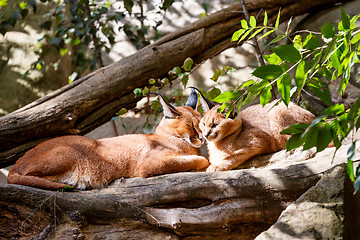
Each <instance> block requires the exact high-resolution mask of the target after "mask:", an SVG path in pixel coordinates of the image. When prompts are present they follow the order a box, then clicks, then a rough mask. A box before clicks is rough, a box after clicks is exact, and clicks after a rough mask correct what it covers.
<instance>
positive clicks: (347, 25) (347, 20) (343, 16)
mask: <svg viewBox="0 0 360 240" xmlns="http://www.w3.org/2000/svg"><path fill="white" fill-rule="evenodd" d="M340 9H341V22H342V26H343V28H344V29H350V18H349V15H347V14H346V12H345V9H344V8H343V7H342V6H340ZM339 30H340V29H339Z"/></svg>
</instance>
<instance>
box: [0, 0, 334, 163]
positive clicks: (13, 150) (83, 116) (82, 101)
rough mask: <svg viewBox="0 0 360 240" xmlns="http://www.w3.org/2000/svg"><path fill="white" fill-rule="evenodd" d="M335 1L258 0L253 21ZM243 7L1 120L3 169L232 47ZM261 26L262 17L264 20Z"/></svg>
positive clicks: (196, 25) (84, 129) (251, 6)
mask: <svg viewBox="0 0 360 240" xmlns="http://www.w3.org/2000/svg"><path fill="white" fill-rule="evenodd" d="M335 2H337V3H338V2H339V1H335V0H319V1H309V0H301V1H295V0H286V1H277V0H271V1H270V0H256V1H252V2H251V3H248V4H247V5H246V6H247V8H248V11H249V13H250V14H252V15H257V13H258V12H261V11H260V10H261V9H266V11H267V12H268V15H269V16H273V18H274V17H275V16H276V15H277V14H276V12H277V11H278V8H279V7H281V8H282V13H281V16H282V17H281V21H285V20H286V19H288V18H289V17H290V16H297V15H300V14H303V13H306V12H309V11H310V10H313V9H314V8H320V7H321V8H324V7H327V6H332V5H333V4H334V3H335ZM241 11H242V8H241V4H234V5H232V6H230V7H229V8H227V9H224V10H222V11H219V12H217V13H214V14H212V15H210V16H208V17H206V18H202V19H200V20H198V21H196V22H194V23H193V24H190V25H189V26H186V27H184V28H183V29H180V30H179V31H177V32H174V33H172V34H169V35H167V36H165V37H164V38H162V39H160V40H159V41H157V42H155V43H153V44H151V45H150V46H148V47H146V48H144V49H142V50H140V51H138V52H137V53H135V54H133V55H131V56H129V57H126V58H124V59H122V60H120V61H118V62H116V63H114V64H111V65H109V66H106V67H104V68H101V69H98V70H97V71H95V72H93V73H91V74H89V75H87V76H84V77H83V78H81V79H80V80H78V81H76V82H74V83H72V84H70V85H67V86H65V87H63V88H61V89H59V90H57V91H55V92H53V93H51V94H49V95H47V96H45V97H44V98H41V99H39V100H37V101H35V102H33V103H31V104H29V105H27V106H25V107H23V108H21V109H19V110H17V111H15V112H13V113H10V114H8V115H6V116H4V117H1V118H0V126H1V128H0V167H6V166H9V165H11V164H13V163H14V162H15V161H16V160H17V159H18V158H19V157H20V156H21V155H22V154H23V153H24V152H25V151H27V150H28V149H30V148H32V147H33V146H35V145H36V144H38V143H40V142H42V141H44V140H47V139H49V138H52V137H56V136H60V135H67V134H86V133H87V132H89V131H91V130H92V129H94V128H96V127H98V126H100V125H101V124H103V123H105V122H107V121H109V120H110V119H111V117H113V116H114V114H115V113H116V112H117V110H119V109H121V108H131V107H133V106H134V105H135V103H136V101H137V100H138V99H136V98H135V97H134V95H133V93H132V91H133V89H134V88H136V87H144V86H146V85H147V84H148V79H149V78H158V77H161V76H164V75H166V74H167V72H168V71H169V70H170V69H172V68H173V67H174V66H179V65H181V64H182V63H183V61H184V60H185V59H186V58H187V57H192V58H193V59H194V60H195V62H197V63H200V62H202V61H204V60H206V59H208V58H210V57H212V56H214V54H217V53H219V52H221V51H223V50H225V49H226V48H228V47H231V46H234V44H231V43H230V38H231V35H232V33H233V32H234V31H235V30H237V29H238V28H239V22H240V20H241V19H243V18H244V16H243V14H242V12H241ZM259 19H260V20H261V17H260V18H259Z"/></svg>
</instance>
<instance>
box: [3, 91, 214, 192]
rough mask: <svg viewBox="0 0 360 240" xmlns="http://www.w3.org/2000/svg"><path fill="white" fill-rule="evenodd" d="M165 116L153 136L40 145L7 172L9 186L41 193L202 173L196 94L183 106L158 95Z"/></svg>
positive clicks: (66, 138)
mask: <svg viewBox="0 0 360 240" xmlns="http://www.w3.org/2000/svg"><path fill="white" fill-rule="evenodd" d="M160 103H161V105H162V107H163V112H164V117H163V119H162V120H161V121H160V123H159V125H158V126H157V127H156V129H155V132H154V134H130V135H123V136H119V137H113V138H103V139H99V140H93V139H90V138H86V137H83V136H64V137H58V138H54V139H51V140H48V141H45V142H43V143H40V144H39V145H38V146H36V147H35V148H33V149H31V150H29V151H28V152H26V153H25V155H24V156H23V157H21V158H20V159H19V160H18V161H17V162H16V164H15V166H14V167H13V168H12V169H11V170H10V172H9V175H8V179H7V180H8V183H11V184H21V185H27V186H33V187H38V188H44V189H53V190H55V189H61V188H64V187H65V186H68V185H69V186H73V187H75V188H77V189H90V188H101V187H103V186H104V185H106V184H108V183H110V182H111V181H113V180H115V179H118V178H121V177H149V176H152V175H158V174H165V173H174V172H182V171H188V170H190V169H203V168H206V167H208V166H209V162H208V160H207V159H206V158H205V157H202V156H200V150H199V147H200V146H201V145H202V144H203V142H204V140H203V139H202V136H201V131H200V129H199V122H200V118H201V116H200V114H199V113H198V112H196V111H195V110H194V109H195V108H196V106H197V94H196V92H195V91H192V93H191V95H190V97H189V98H188V101H187V104H186V106H183V107H173V106H172V105H170V104H169V103H167V102H165V100H164V99H163V98H162V97H161V96H160Z"/></svg>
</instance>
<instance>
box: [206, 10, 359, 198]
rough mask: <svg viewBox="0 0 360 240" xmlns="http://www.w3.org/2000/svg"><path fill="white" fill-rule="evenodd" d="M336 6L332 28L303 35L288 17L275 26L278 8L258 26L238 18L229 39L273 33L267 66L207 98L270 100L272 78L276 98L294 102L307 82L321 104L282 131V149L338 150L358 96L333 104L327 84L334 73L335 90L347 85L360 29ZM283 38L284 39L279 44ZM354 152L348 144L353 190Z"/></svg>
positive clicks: (355, 125) (355, 124) (355, 122)
mask: <svg viewBox="0 0 360 240" xmlns="http://www.w3.org/2000/svg"><path fill="white" fill-rule="evenodd" d="M340 11H341V21H340V22H339V23H338V26H337V30H335V27H334V26H333V24H332V23H329V22H327V23H325V24H324V25H323V26H321V28H320V30H321V31H320V33H317V32H310V31H305V32H306V33H307V35H306V36H305V38H304V39H302V37H301V35H299V34H298V33H291V31H290V25H291V19H290V20H289V21H288V23H287V27H286V30H285V31H282V30H280V29H279V22H280V13H281V11H280V10H279V12H278V15H277V18H276V20H275V24H274V26H270V24H269V23H268V16H267V13H266V12H265V13H264V19H263V22H262V25H258V24H257V21H256V19H255V17H254V16H250V18H249V21H246V20H241V29H239V30H237V31H236V32H234V34H233V36H232V41H237V42H238V43H240V42H243V41H245V40H251V39H255V37H256V36H259V38H258V41H260V40H262V39H264V38H265V37H267V36H269V35H270V34H275V33H278V35H277V36H276V37H275V38H274V39H273V40H272V41H270V42H269V43H268V45H267V48H269V49H270V50H271V51H272V52H273V53H271V54H268V55H264V59H265V60H266V61H267V63H268V64H267V65H263V66H260V67H258V68H256V69H255V70H254V71H253V72H252V75H253V76H254V77H256V79H255V80H254V79H250V80H248V81H246V82H245V83H243V84H242V85H240V86H239V87H238V88H236V89H235V90H233V91H227V92H224V93H222V94H220V95H218V96H217V97H216V98H215V99H213V101H216V102H219V103H223V108H225V107H228V106H229V105H231V104H233V105H236V106H233V107H236V108H237V109H238V110H240V109H241V106H243V105H244V104H246V103H249V102H251V101H252V100H254V99H255V98H256V97H258V96H259V98H260V103H261V105H263V106H264V105H265V104H267V103H268V102H269V101H270V100H271V98H272V93H271V89H272V88H273V85H274V84H275V83H276V86H277V88H278V92H279V93H280V96H281V99H280V100H279V101H282V102H284V103H285V104H286V105H288V104H289V102H290V101H291V100H293V101H299V100H300V98H301V96H302V92H303V91H305V90H303V89H304V87H307V88H308V89H309V90H310V91H311V92H312V93H313V94H314V96H315V97H316V98H317V99H320V100H321V101H322V102H323V103H324V105H326V106H327V108H326V109H325V110H324V112H323V113H322V114H321V115H320V116H318V117H317V118H316V119H315V120H314V121H313V122H312V123H311V124H296V125H293V126H289V127H288V128H286V129H285V130H283V132H282V133H283V134H291V135H292V136H291V138H290V139H289V141H288V142H287V145H286V148H287V150H291V149H294V148H298V147H301V146H302V147H303V149H304V150H305V149H309V148H312V147H316V149H317V152H320V151H322V150H324V149H325V148H326V147H327V146H328V145H329V144H330V143H332V144H333V145H334V146H335V147H336V149H339V148H340V146H341V143H342V141H343V140H344V139H345V138H346V137H347V136H348V135H349V134H350V132H351V131H356V130H358V129H359V128H360V117H359V114H360V98H358V99H357V100H356V102H355V103H354V104H353V105H352V106H351V107H350V108H349V109H345V106H344V105H343V104H335V105H334V104H333V102H332V96H331V93H330V90H329V86H328V84H330V83H331V82H332V81H333V80H335V79H338V78H340V79H341V81H340V85H339V88H338V90H337V92H338V94H339V95H340V96H342V95H343V94H344V93H345V90H346V88H347V86H348V84H349V79H350V75H351V69H352V67H353V66H354V64H355V63H360V58H359V54H360V32H359V27H357V26H356V25H355V22H356V21H357V19H358V18H359V17H360V14H357V15H355V16H353V17H352V18H350V17H349V15H347V13H346V12H345V10H344V9H343V8H342V7H340ZM303 32H304V31H303ZM294 35H295V36H294ZM284 38H286V39H288V40H289V42H290V44H279V42H280V40H282V39H284ZM320 38H322V39H323V40H324V43H323V44H320ZM292 70H295V74H293V76H292V74H290V73H291V71H292ZM306 91H307V90H306ZM354 152H355V142H354V143H353V145H351V147H350V148H349V154H348V173H349V176H350V178H351V179H352V180H353V181H354V183H355V191H358V190H359V187H360V167H358V168H357V169H356V170H355V171H354V169H353V161H352V160H353V155H354ZM354 172H355V173H354Z"/></svg>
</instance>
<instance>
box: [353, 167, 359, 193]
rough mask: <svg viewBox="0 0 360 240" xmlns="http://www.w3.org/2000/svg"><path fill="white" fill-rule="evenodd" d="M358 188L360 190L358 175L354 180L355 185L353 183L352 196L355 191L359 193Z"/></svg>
mask: <svg viewBox="0 0 360 240" xmlns="http://www.w3.org/2000/svg"><path fill="white" fill-rule="evenodd" d="M357 169H359V166H358V168H357ZM356 171H357V170H356ZM357 172H358V171H357ZM359 188H360V174H357V175H356V179H355V183H354V194H355V193H357V191H359Z"/></svg>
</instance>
